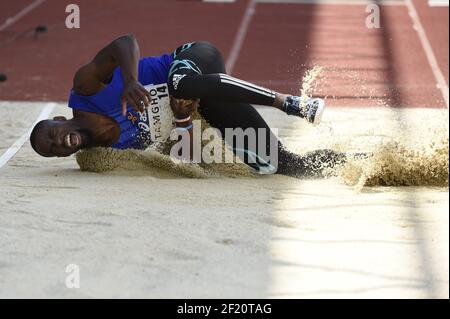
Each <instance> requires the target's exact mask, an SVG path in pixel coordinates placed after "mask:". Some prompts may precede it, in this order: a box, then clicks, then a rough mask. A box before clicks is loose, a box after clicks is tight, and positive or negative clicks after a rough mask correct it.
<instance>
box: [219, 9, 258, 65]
mask: <svg viewBox="0 0 450 319" xmlns="http://www.w3.org/2000/svg"><path fill="white" fill-rule="evenodd" d="M256 3H257V0H250V1H249V2H248V5H247V8H246V9H245V13H244V17H243V18H242V21H241V24H240V25H239V29H238V32H237V34H236V37H235V38H234V41H233V46H232V47H231V52H230V56H229V57H228V60H227V63H226V66H225V67H226V70H227V73H228V74H232V73H233V69H234V65H235V64H236V61H237V58H238V57H239V53H240V52H241V48H242V44H243V43H244V40H245V36H246V35H247V30H248V27H249V25H250V22H251V21H252V17H253V15H254V14H255V8H256Z"/></svg>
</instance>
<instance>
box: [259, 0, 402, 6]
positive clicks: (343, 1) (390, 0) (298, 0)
mask: <svg viewBox="0 0 450 319" xmlns="http://www.w3.org/2000/svg"><path fill="white" fill-rule="evenodd" d="M257 2H259V3H277V4H336V5H346V6H348V5H350V6H353V5H368V4H374V3H376V4H378V5H383V6H405V3H404V2H403V1H402V0H379V1H376V2H374V0H257Z"/></svg>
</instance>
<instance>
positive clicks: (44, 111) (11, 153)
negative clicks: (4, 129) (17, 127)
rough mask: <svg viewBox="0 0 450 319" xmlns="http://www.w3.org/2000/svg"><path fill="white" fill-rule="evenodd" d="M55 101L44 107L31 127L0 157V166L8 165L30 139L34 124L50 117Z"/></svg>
mask: <svg viewBox="0 0 450 319" xmlns="http://www.w3.org/2000/svg"><path fill="white" fill-rule="evenodd" d="M55 106H56V104H55V103H47V104H46V105H45V106H44V108H43V109H42V111H41V113H40V114H39V116H38V118H37V120H36V121H35V122H34V123H33V125H32V126H31V128H30V129H29V130H28V131H27V132H26V133H25V134H24V135H22V136H21V137H20V138H19V139H18V140H17V141H15V142H14V144H13V145H11V147H10V148H8V149H7V150H6V152H5V153H4V154H3V155H2V156H1V157H0V168H2V167H3V166H5V165H6V163H8V161H9V160H10V159H11V158H13V156H14V155H16V153H17V152H18V151H19V150H20V148H21V147H22V145H23V144H24V143H25V142H26V141H27V140H28V138H29V137H30V134H31V131H32V130H33V127H34V125H35V124H36V123H37V122H39V121H41V120H45V119H47V118H48V117H49V115H50V113H52V111H53V109H54V108H55Z"/></svg>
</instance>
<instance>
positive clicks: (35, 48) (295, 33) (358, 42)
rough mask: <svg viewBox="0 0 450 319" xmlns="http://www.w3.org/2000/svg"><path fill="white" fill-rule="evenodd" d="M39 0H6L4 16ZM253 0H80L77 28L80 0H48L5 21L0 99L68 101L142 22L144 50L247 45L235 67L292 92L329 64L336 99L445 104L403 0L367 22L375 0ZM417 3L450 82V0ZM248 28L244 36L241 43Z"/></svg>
mask: <svg viewBox="0 0 450 319" xmlns="http://www.w3.org/2000/svg"><path fill="white" fill-rule="evenodd" d="M34 1H36V0H34ZM34 1H33V0H6V1H2V2H1V3H0V25H2V23H3V21H5V19H6V18H7V17H11V16H14V15H15V14H17V12H19V11H20V10H22V9H23V8H24V7H26V6H27V5H29V4H31V3H33V2H34ZM249 1H252V0H249ZM249 1H247V0H242V1H237V2H235V3H227V4H225V3H223V4H220V3H202V2H200V1H175V0H152V1H145V0H128V1H121V0H108V1H99V0H95V1H94V0H80V1H77V4H78V5H79V6H80V9H81V28H80V29H77V30H75V29H71V30H70V29H67V28H65V25H64V21H65V17H66V13H65V6H66V5H67V4H68V3H70V2H69V1H61V0H45V1H44V2H43V3H42V4H40V5H38V6H37V7H36V8H34V9H33V10H32V11H30V12H29V13H28V14H27V15H25V16H23V17H22V18H21V19H19V20H18V21H16V22H15V23H13V24H12V25H10V26H9V27H8V28H6V30H4V31H0V52H1V53H0V72H2V73H6V74H7V75H8V81H6V82H1V83H0V100H33V101H34V100H39V101H48V100H50V101H64V100H65V99H66V97H67V93H68V91H69V90H70V88H71V81H72V75H73V73H74V72H75V71H76V70H77V68H78V67H79V66H80V65H81V64H83V63H86V62H88V61H89V60H90V59H91V58H92V56H93V55H94V54H95V53H96V52H97V51H98V50H99V49H100V48H101V47H102V46H104V45H105V44H106V43H108V42H109V41H110V40H112V39H113V38H114V37H116V36H118V35H120V34H123V33H127V32H133V33H135V34H136V36H137V38H138V40H139V43H140V47H141V52H142V53H143V55H155V54H160V53H162V52H167V51H171V50H173V49H174V48H175V47H177V46H178V45H180V44H181V43H184V42H189V41H195V40H209V41H211V42H213V43H215V44H216V45H217V46H218V47H219V48H220V49H221V50H222V51H223V53H224V56H225V58H226V59H227V58H228V57H229V56H230V52H231V51H232V50H234V51H235V52H238V55H237V60H236V64H235V65H234V68H233V75H235V76H238V77H241V78H243V79H246V80H249V81H252V82H255V83H258V84H261V85H264V86H268V87H270V88H273V89H276V90H279V91H283V92H292V93H296V92H298V91H299V88H300V86H301V83H300V82H301V78H302V76H303V74H304V72H305V71H306V70H307V69H308V68H310V67H311V66H313V65H321V66H324V67H325V68H326V71H325V72H324V73H323V75H324V77H323V78H322V79H321V80H320V81H319V82H318V87H317V90H316V92H315V93H316V94H317V95H320V96H325V97H327V98H328V105H337V106H373V105H378V104H383V105H390V106H395V107H434V108H436V107H445V105H446V103H445V101H444V99H443V96H442V92H441V91H440V90H439V88H437V86H436V84H437V80H436V76H435V74H434V73H433V71H432V68H431V67H430V63H429V60H428V58H427V56H426V53H425V50H424V47H423V43H422V42H421V39H420V38H419V36H418V33H417V32H416V30H415V29H414V28H413V21H412V19H411V18H410V16H409V15H408V8H407V6H405V5H404V1H403V0H398V5H386V6H384V5H383V6H381V28H380V29H368V28H366V27H365V20H366V15H367V13H366V12H365V5H336V4H330V5H318V4H285V3H256V4H255V6H254V9H255V12H254V14H251V11H249V10H248V8H251V6H250V7H249V6H248V5H249V3H250V2H249ZM413 3H414V6H415V8H416V9H417V10H418V12H419V19H420V21H421V23H422V25H423V28H424V30H425V33H426V37H427V39H428V40H429V42H430V44H431V47H432V50H433V53H434V56H435V57H436V59H437V62H438V66H439V69H440V71H441V72H442V73H443V76H444V79H445V81H446V83H445V84H446V85H447V87H448V25H449V20H448V8H430V7H428V5H427V2H426V1H425V0H413ZM250 5H251V3H250ZM244 17H246V18H247V22H248V25H247V26H248V29H245V30H242V29H240V27H241V26H242V24H241V21H242V19H243V18H244ZM38 24H45V25H47V26H48V32H47V33H46V34H42V35H40V36H39V37H38V39H35V38H34V37H33V33H32V32H27V31H30V30H32V29H33V28H34V27H35V26H36V25H38ZM239 31H240V35H241V36H242V35H243V36H244V41H243V42H242V47H240V50H236V48H238V47H237V46H236V42H235V39H236V36H237V34H238V32H239ZM233 48H234V49H233ZM238 49H239V48H238Z"/></svg>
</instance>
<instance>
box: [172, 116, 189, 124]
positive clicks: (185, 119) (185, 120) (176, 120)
mask: <svg viewBox="0 0 450 319" xmlns="http://www.w3.org/2000/svg"><path fill="white" fill-rule="evenodd" d="M190 119H191V116H190V115H189V116H188V117H186V118H184V119H177V118H175V123H183V122H187V121H189V120H190Z"/></svg>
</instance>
